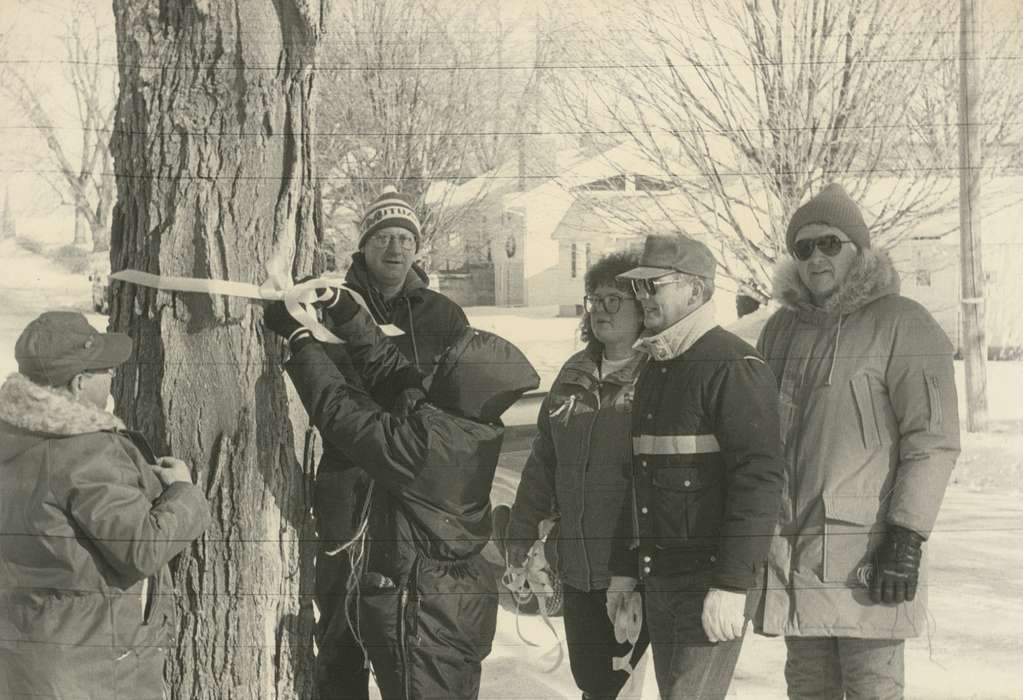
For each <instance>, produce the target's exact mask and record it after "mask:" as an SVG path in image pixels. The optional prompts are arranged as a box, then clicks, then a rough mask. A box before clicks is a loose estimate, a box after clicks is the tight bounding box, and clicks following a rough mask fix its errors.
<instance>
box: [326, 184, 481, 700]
mask: <svg viewBox="0 0 1023 700" xmlns="http://www.w3.org/2000/svg"><path fill="white" fill-rule="evenodd" d="M414 201H415V200H414V198H413V197H412V196H411V195H409V194H405V193H402V192H399V191H397V189H395V188H394V187H387V188H385V189H384V190H383V191H382V192H381V193H380V195H379V196H378V197H377V198H376V199H374V200H373V201H372V202H371V203H370V204H369V206H368V207H366V212H365V214H364V216H363V217H362V222H361V224H360V226H359V249H358V251H356V252H355V253H354V254H353V255H352V264H351V265H350V266H349V268H348V272H347V274H346V275H345V284H346V285H347V286H349V287H351V288H352V289H354V290H356V291H357V292H359V293H360V294H361V295H362V296H363V298H364V299H365V300H366V303H367V305H368V307H369V310H370V313H372V315H373V319H374V320H375V321H376V322H377V323H378V324H383V323H389V324H393V325H395V326H397V327H398V328H399V329H401V330H402V331H403V334H402V335H400V336H395V337H394V338H392V339H391V342H393V343H394V344H395V345H397V347H398V350H400V351H401V353H402V355H404V356H405V358H406V359H407V360H409V361H410V362H411V363H412V364H413V365H414V366H415V369H416V370H418V371H419V372H420V373H422V374H423V375H429V374H430V373H431V372H432V370H433V368H434V367H435V366H436V363H437V360H438V358H439V357H440V356H441V355H442V354H443V353H444V351H445V350H446V349H447V348H448V346H450V345H451V344H453V343H454V342H455V340H457V339H458V338H459V337H460V336H461V335H462V332H463V331H464V330H465V329H466V328H467V327H468V325H469V322H468V319H466V317H465V313H464V312H463V311H462V309H461V308H460V307H459V306H458V304H456V303H454V302H453V301H451V300H450V299H448V298H447V297H446V296H444V295H443V294H440V293H439V292H435V291H434V290H432V289H430V288H429V286H428V285H429V278H428V277H427V275H426V272H424V271H423V270H422V269H421V268H420V267H419V265H418V264H416V255H417V254H418V252H419V250H420V246H421V243H422V241H421V226H420V222H419V217H418V216H417V215H416V211H415V207H414ZM326 350H327V352H328V354H329V355H330V357H331V359H332V360H333V361H334V363H335V365H336V366H337V367H338V369H340V370H341V372H342V373H344V374H345V377H346V380H347V381H348V382H349V383H350V384H351V385H352V386H362V378H361V376H360V373H359V372H358V371H357V368H356V367H354V365H353V361H352V359H351V358H350V357H349V356H348V355H347V353H346V351H345V349H344V346H342V345H332V346H330V347H329V348H327V349H326ZM395 389H396V387H393V386H392V387H374V388H373V392H372V394H371V395H372V398H373V400H374V401H376V402H377V403H378V404H380V405H381V406H383V407H384V408H386V409H390V410H391V411H392V412H393V413H395V414H396V415H400V414H401V412H402V409H403V408H404V407H405V406H404V405H403V402H404V401H405V399H406V398H407V397H406V395H405V394H404V393H396V391H395ZM358 467H359V465H358V464H353V463H352V460H351V459H350V457H349V456H346V453H345V451H344V450H342V449H340V447H339V446H335V445H332V444H330V443H329V442H325V444H324V452H323V456H322V457H321V459H320V464H319V466H318V468H317V473H316V499H315V514H316V530H317V534H318V535H319V538H320V541H319V555H318V556H317V557H316V603H317V607H318V608H319V611H320V618H319V620H318V622H317V630H316V641H317V647H318V649H319V653H318V654H317V657H316V685H317V687H318V688H319V694H320V697H324V698H335V697H344V698H346V699H347V700H362V699H365V698H368V697H369V672H368V671H367V670H366V668H365V666H364V664H363V662H364V657H363V653H362V649H361V648H360V647H359V643H358V641H357V640H356V635H355V634H354V632H353V630H351V629H350V628H349V626H348V623H347V620H348V616H347V615H346V614H345V607H344V604H345V600H346V593H347V591H348V587H349V585H350V584H351V582H350V581H349V575H350V573H351V566H350V561H349V552H350V551H351V548H349V549H346V550H344V551H342V552H341V553H336V550H338V549H339V548H340V547H341V546H342V545H344V544H345V543H346V542H349V541H350V540H351V539H352V537H353V536H354V535H355V534H356V531H355V527H354V526H355V525H356V524H357V523H358V521H359V515H360V513H362V512H363V506H364V505H365V501H366V498H367V495H366V494H367V489H368V479H367V477H365V476H364V472H363V470H361V469H359V468H358ZM383 497H385V496H383V495H377V496H375V498H383ZM328 552H330V553H333V554H328Z"/></svg>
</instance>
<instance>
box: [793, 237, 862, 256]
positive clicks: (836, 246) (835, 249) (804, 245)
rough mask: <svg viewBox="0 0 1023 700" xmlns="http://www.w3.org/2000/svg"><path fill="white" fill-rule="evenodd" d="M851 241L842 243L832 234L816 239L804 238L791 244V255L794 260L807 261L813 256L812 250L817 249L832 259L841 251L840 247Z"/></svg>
mask: <svg viewBox="0 0 1023 700" xmlns="http://www.w3.org/2000/svg"><path fill="white" fill-rule="evenodd" d="M846 243H852V241H843V240H842V239H841V238H839V237H838V236H836V235H835V234H833V233H829V234H828V235H827V236H818V237H817V238H804V239H802V240H800V241H796V242H795V243H793V244H792V253H793V254H794V255H795V256H796V260H809V259H810V257H811V256H813V249H814V248H817V249H819V250H820V251H821V252H822V253H824V254H825V255H827V256H828V257H829V258H833V257H835V256H836V255H838V254H839V252H840V251H841V250H842V246H844V245H845V244H846Z"/></svg>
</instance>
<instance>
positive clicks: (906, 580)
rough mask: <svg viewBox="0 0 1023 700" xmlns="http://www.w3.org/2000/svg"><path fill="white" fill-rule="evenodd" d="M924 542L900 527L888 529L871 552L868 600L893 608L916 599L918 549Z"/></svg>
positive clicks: (892, 526) (918, 572)
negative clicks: (872, 569)
mask: <svg viewBox="0 0 1023 700" xmlns="http://www.w3.org/2000/svg"><path fill="white" fill-rule="evenodd" d="M923 543H924V538H923V537H921V536H920V535H918V534H917V533H915V532H913V531H912V530H908V529H906V528H904V527H899V526H898V525H890V526H889V527H888V534H887V535H886V536H885V538H884V541H883V542H882V543H881V546H880V547H878V548H877V551H876V552H874V571H873V573H872V574H871V577H870V599H871V600H872V601H874V602H875V603H885V604H888V605H894V604H897V603H902V602H905V601H907V600H913V599H914V598H916V585H917V582H918V581H919V578H920V558H921V557H922V556H923V551H922V550H921V545H923Z"/></svg>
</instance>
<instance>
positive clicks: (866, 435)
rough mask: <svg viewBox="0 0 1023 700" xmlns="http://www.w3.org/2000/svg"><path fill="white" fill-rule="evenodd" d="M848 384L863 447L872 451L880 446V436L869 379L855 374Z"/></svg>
mask: <svg viewBox="0 0 1023 700" xmlns="http://www.w3.org/2000/svg"><path fill="white" fill-rule="evenodd" d="M850 383H851V384H852V393H853V400H854V401H855V402H856V412H857V413H858V414H859V418H860V434H861V435H862V436H863V446H864V447H865V448H866V449H868V450H873V449H875V448H877V447H878V446H879V445H880V444H881V434H880V432H879V430H878V425H877V416H876V415H875V413H874V401H873V399H872V398H871V390H870V377H869V376H867V375H866V374H857V375H856V376H855V377H853V378H852V381H851V382H850Z"/></svg>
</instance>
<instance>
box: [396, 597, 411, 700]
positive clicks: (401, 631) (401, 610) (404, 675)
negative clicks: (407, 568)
mask: <svg viewBox="0 0 1023 700" xmlns="http://www.w3.org/2000/svg"><path fill="white" fill-rule="evenodd" d="M407 610H408V580H407V579H406V581H405V587H404V588H402V589H401V605H399V606H398V649H399V651H400V653H401V682H402V687H403V689H404V691H405V695H404V697H405V700H412V687H411V679H410V678H409V676H410V675H411V674H410V673H409V667H408V663H409V661H408V641H407V640H406V639H405V633H406V630H405V613H406V611H407Z"/></svg>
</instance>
